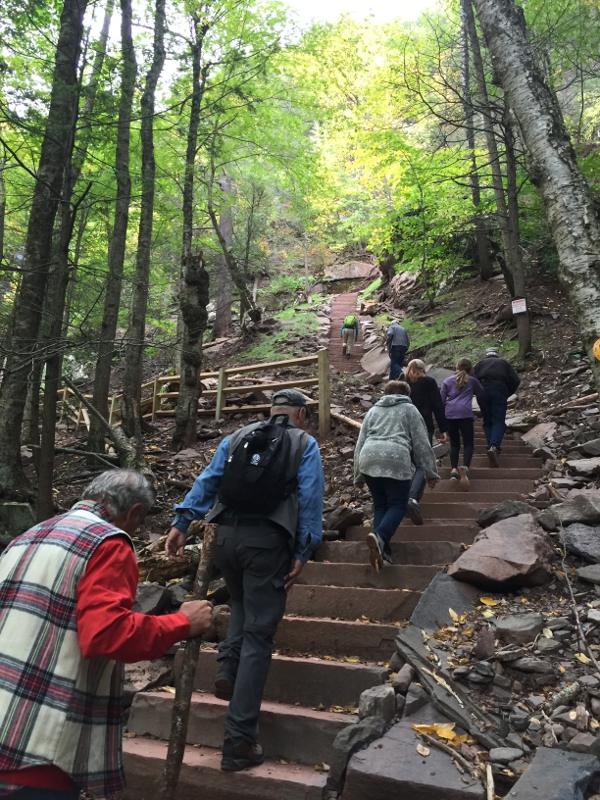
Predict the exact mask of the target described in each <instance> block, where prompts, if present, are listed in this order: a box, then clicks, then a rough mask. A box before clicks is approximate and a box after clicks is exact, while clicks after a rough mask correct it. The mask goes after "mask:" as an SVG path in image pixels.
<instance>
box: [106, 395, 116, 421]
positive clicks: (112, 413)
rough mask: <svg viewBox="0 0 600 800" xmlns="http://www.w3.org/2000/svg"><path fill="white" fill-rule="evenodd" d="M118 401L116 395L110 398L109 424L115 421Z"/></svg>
mask: <svg viewBox="0 0 600 800" xmlns="http://www.w3.org/2000/svg"><path fill="white" fill-rule="evenodd" d="M116 402H117V398H116V395H114V394H113V396H112V397H111V398H110V411H109V412H108V424H109V425H113V424H114V421H115V405H116Z"/></svg>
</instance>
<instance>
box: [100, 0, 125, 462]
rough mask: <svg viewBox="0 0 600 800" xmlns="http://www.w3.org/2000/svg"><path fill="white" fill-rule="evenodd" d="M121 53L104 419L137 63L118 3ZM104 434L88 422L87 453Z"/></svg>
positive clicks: (104, 337)
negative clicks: (115, 194)
mask: <svg viewBox="0 0 600 800" xmlns="http://www.w3.org/2000/svg"><path fill="white" fill-rule="evenodd" d="M121 49H122V54H123V64H122V68H121V99H120V102H119V121H118V124H117V151H116V157H115V172H116V175H117V199H116V203H115V219H114V225H113V230H112V235H111V239H110V243H109V246H108V277H107V283H106V296H105V298H104V312H103V316H102V325H101V328H100V343H99V345H98V359H97V361H96V371H95V375H94V395H93V400H92V403H93V405H94V407H95V408H96V409H97V410H98V411H99V412H100V414H101V415H102V416H103V417H108V392H109V387H110V374H111V369H112V359H113V355H114V350H115V335H116V332H117V323H118V321H119V305H120V301H121V284H122V281H123V263H124V261H125V245H126V240H127V224H128V221H129V200H130V196H131V177H130V174H129V141H130V135H131V107H132V103H133V93H134V90H135V78H136V71H137V70H136V61H135V50H134V48H133V40H132V38H131V0H121ZM104 436H105V431H104V428H103V426H102V425H101V424H100V422H99V420H98V419H97V418H96V417H92V418H91V419H90V432H89V436H88V449H89V450H91V451H92V452H93V453H101V452H103V451H104Z"/></svg>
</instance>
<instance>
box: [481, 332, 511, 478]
mask: <svg viewBox="0 0 600 800" xmlns="http://www.w3.org/2000/svg"><path fill="white" fill-rule="evenodd" d="M475 375H476V376H477V378H478V380H479V382H480V383H481V385H482V386H483V390H484V391H483V395H482V397H481V398H479V400H478V402H479V408H480V409H481V415H482V416H483V432H484V433H485V438H486V441H487V448H488V449H487V457H488V460H489V462H490V466H492V467H497V466H498V465H499V464H498V455H499V453H500V451H501V450H502V439H503V438H504V432H505V430H506V409H507V405H508V398H509V397H510V396H511V394H514V393H515V392H516V391H517V389H518V388H519V384H520V383H521V379H520V378H519V376H518V375H517V373H516V372H515V370H514V369H513V367H512V366H511V365H510V364H509V363H508V361H505V360H504V359H503V358H500V356H499V355H498V350H497V349H496V348H495V347H488V349H487V350H486V351H485V358H483V359H482V360H481V361H480V362H479V363H478V364H477V365H476V367H475Z"/></svg>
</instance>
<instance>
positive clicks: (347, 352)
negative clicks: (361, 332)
mask: <svg viewBox="0 0 600 800" xmlns="http://www.w3.org/2000/svg"><path fill="white" fill-rule="evenodd" d="M346 358H350V351H349V350H347V351H346Z"/></svg>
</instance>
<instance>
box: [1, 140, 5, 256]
mask: <svg viewBox="0 0 600 800" xmlns="http://www.w3.org/2000/svg"><path fill="white" fill-rule="evenodd" d="M5 164H6V160H5V158H4V156H2V158H0V263H2V259H3V258H4V228H5V223H6V187H5V185H4V167H5Z"/></svg>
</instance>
